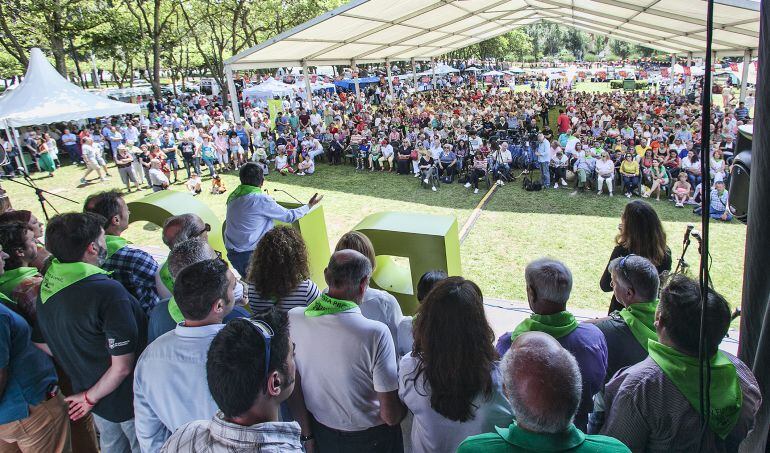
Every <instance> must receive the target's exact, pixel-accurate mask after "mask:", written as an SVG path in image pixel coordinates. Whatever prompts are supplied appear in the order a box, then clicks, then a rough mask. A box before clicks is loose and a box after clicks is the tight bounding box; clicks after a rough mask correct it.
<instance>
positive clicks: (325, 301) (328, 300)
mask: <svg viewBox="0 0 770 453" xmlns="http://www.w3.org/2000/svg"><path fill="white" fill-rule="evenodd" d="M356 307H358V305H356V304H355V303H354V302H350V301H349V300H341V299H335V298H333V297H329V296H328V295H327V294H321V297H319V298H318V299H316V300H314V301H313V302H312V303H311V304H310V305H308V306H307V308H306V309H305V316H307V317H309V318H315V317H316V316H323V315H331V314H334V313H339V312H341V311H345V310H350V309H351V308H356Z"/></svg>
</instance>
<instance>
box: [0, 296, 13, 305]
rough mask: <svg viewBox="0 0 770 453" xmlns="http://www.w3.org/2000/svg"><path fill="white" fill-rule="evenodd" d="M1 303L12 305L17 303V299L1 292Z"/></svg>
mask: <svg viewBox="0 0 770 453" xmlns="http://www.w3.org/2000/svg"><path fill="white" fill-rule="evenodd" d="M0 303H2V304H5V305H11V306H13V305H16V301H15V300H13V299H11V298H10V297H8V296H6V295H5V294H3V293H0Z"/></svg>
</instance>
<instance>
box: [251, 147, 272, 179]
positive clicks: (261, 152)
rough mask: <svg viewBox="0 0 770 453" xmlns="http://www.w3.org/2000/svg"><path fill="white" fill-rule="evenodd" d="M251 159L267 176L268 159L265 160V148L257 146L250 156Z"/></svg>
mask: <svg viewBox="0 0 770 453" xmlns="http://www.w3.org/2000/svg"><path fill="white" fill-rule="evenodd" d="M251 158H252V160H254V162H256V163H257V165H259V166H260V168H262V172H263V173H264V174H265V176H267V174H268V165H267V163H268V161H267V153H266V152H265V148H257V150H256V151H254V155H253V156H251Z"/></svg>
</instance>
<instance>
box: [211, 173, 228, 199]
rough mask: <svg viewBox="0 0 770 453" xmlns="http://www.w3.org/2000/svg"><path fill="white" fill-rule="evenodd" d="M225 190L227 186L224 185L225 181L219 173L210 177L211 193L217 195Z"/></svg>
mask: <svg viewBox="0 0 770 453" xmlns="http://www.w3.org/2000/svg"><path fill="white" fill-rule="evenodd" d="M225 192H227V188H226V187H225V183H224V182H223V181H222V178H221V177H220V176H219V175H216V176H214V177H213V178H211V193H212V194H213V195H219V194H222V193H225Z"/></svg>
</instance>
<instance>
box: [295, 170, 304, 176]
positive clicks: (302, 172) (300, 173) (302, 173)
mask: <svg viewBox="0 0 770 453" xmlns="http://www.w3.org/2000/svg"><path fill="white" fill-rule="evenodd" d="M297 174H298V175H299V176H305V172H304V171H301V172H299V173H297Z"/></svg>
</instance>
